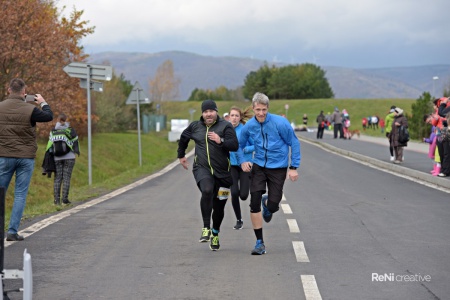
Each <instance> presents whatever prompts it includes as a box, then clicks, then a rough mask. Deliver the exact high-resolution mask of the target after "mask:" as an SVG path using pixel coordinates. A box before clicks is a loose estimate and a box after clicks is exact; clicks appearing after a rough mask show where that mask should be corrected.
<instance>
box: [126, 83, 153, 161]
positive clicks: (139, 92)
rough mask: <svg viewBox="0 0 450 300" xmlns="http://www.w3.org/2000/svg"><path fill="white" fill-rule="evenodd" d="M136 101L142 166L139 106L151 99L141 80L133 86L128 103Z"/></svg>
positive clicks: (140, 154)
mask: <svg viewBox="0 0 450 300" xmlns="http://www.w3.org/2000/svg"><path fill="white" fill-rule="evenodd" d="M135 103H136V115H137V129H138V144H139V166H142V152H141V113H140V110H139V106H140V104H141V103H144V104H149V103H150V99H149V98H148V96H147V95H146V94H145V92H144V89H143V88H142V87H141V85H140V84H139V82H137V81H136V83H135V84H134V86H133V89H132V90H131V93H130V95H129V96H128V99H127V102H126V104H135Z"/></svg>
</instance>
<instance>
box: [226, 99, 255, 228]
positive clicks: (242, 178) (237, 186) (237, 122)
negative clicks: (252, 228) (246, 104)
mask: <svg viewBox="0 0 450 300" xmlns="http://www.w3.org/2000/svg"><path fill="white" fill-rule="evenodd" d="M250 109H251V107H250V108H248V109H246V110H245V111H242V110H241V109H240V108H238V107H236V106H233V107H231V109H230V114H229V116H230V119H229V122H231V124H232V125H233V127H234V130H235V131H236V136H237V137H238V138H239V134H240V133H241V130H242V127H243V126H244V124H245V123H246V122H247V120H248V119H250V118H251V117H252V113H251V111H250ZM254 150H255V147H254V145H253V139H249V140H248V141H247V144H246V145H245V146H244V147H243V152H244V161H249V162H253V151H254ZM244 161H240V160H239V158H238V155H237V153H236V152H230V163H231V177H232V178H233V185H232V186H231V204H232V205H233V210H234V214H235V215H236V220H237V221H236V225H235V226H234V229H236V230H238V229H242V226H243V224H244V222H243V221H242V214H241V205H240V203H239V198H241V199H242V200H247V198H248V194H249V192H250V174H249V173H248V172H244V171H242V168H241V163H243V162H244Z"/></svg>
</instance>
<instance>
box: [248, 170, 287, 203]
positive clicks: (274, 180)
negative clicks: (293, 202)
mask: <svg viewBox="0 0 450 300" xmlns="http://www.w3.org/2000/svg"><path fill="white" fill-rule="evenodd" d="M251 174H252V175H251V183H250V193H253V192H258V191H264V192H265V191H266V186H267V189H268V191H269V194H268V195H269V200H270V201H273V202H275V203H277V204H279V203H280V202H281V198H283V186H284V182H285V181H286V174H287V167H286V168H277V169H268V168H263V167H260V166H259V165H257V164H253V167H252V172H251Z"/></svg>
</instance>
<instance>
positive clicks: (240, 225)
mask: <svg viewBox="0 0 450 300" xmlns="http://www.w3.org/2000/svg"><path fill="white" fill-rule="evenodd" d="M243 226H244V222H243V221H242V220H237V221H236V225H234V227H233V228H234V229H236V230H239V229H242V227H243Z"/></svg>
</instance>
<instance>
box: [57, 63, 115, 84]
mask: <svg viewBox="0 0 450 300" xmlns="http://www.w3.org/2000/svg"><path fill="white" fill-rule="evenodd" d="M88 69H89V73H90V75H91V76H90V78H91V79H94V80H106V81H110V80H111V78H112V67H111V66H106V65H93V64H87V63H80V62H73V63H70V64H68V65H67V66H65V67H64V68H63V70H64V72H66V73H67V74H68V75H69V76H70V77H75V78H83V79H87V77H88Z"/></svg>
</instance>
